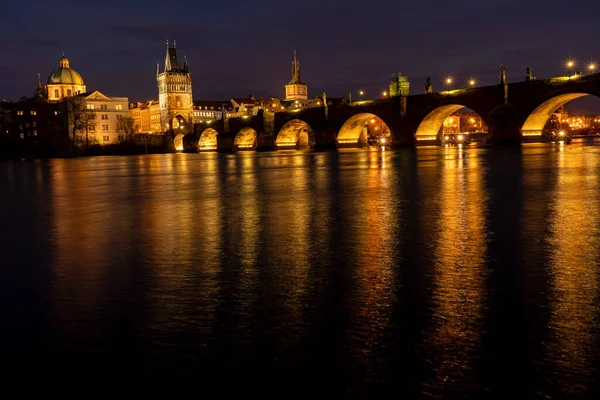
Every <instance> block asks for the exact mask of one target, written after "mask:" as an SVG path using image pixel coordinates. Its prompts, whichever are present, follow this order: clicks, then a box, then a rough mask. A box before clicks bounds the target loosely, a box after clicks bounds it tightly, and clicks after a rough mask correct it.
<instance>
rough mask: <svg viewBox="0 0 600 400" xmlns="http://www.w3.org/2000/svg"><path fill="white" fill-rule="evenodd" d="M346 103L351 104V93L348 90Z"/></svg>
mask: <svg viewBox="0 0 600 400" xmlns="http://www.w3.org/2000/svg"><path fill="white" fill-rule="evenodd" d="M348 103H350V104H352V93H350V92H348Z"/></svg>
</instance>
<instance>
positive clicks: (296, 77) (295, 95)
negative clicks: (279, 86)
mask: <svg viewBox="0 0 600 400" xmlns="http://www.w3.org/2000/svg"><path fill="white" fill-rule="evenodd" d="M285 100H286V101H290V100H298V101H301V102H306V101H307V100H308V87H307V86H306V84H305V83H304V82H302V80H300V61H298V58H297V57H296V49H294V61H293V62H292V80H291V81H290V82H289V83H288V84H287V85H285Z"/></svg>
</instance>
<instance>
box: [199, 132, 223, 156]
mask: <svg viewBox="0 0 600 400" xmlns="http://www.w3.org/2000/svg"><path fill="white" fill-rule="evenodd" d="M218 134H219V132H217V131H216V130H214V129H213V128H206V129H205V130H203V131H202V133H201V134H200V139H199V140H198V150H200V151H206V150H216V149H217V135H218Z"/></svg>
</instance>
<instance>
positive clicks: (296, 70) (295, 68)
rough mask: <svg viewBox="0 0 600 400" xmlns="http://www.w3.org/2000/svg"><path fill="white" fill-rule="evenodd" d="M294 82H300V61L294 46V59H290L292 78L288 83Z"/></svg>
mask: <svg viewBox="0 0 600 400" xmlns="http://www.w3.org/2000/svg"><path fill="white" fill-rule="evenodd" d="M295 83H302V81H301V80H300V61H298V57H297V54H296V48H295V47H294V61H292V80H291V81H290V83H289V85H292V84H295Z"/></svg>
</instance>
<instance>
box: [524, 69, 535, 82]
mask: <svg viewBox="0 0 600 400" xmlns="http://www.w3.org/2000/svg"><path fill="white" fill-rule="evenodd" d="M526 73H527V75H525V82H531V81H533V80H535V78H534V77H533V75H531V67H530V66H527V70H526Z"/></svg>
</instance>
